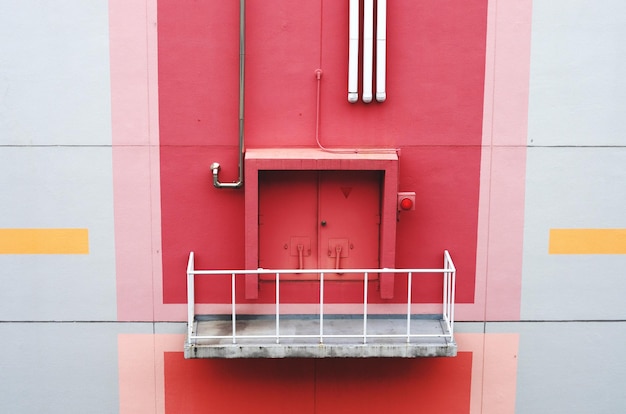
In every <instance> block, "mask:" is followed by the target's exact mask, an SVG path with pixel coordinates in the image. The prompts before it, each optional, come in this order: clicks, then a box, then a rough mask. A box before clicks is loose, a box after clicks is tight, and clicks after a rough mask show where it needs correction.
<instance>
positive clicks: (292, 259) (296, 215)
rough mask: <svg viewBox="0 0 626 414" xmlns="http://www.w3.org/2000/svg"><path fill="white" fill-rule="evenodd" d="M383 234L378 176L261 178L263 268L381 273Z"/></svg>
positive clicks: (276, 174) (263, 174) (266, 174)
mask: <svg viewBox="0 0 626 414" xmlns="http://www.w3.org/2000/svg"><path fill="white" fill-rule="evenodd" d="M379 228H380V172H378V171H260V172H259V267H262V268H265V269H316V268H323V269H342V268H343V269H346V268H378V266H379V259H378V257H379V256H378V254H379V252H378V246H379V243H378V242H379ZM285 277H287V278H294V279H301V280H303V279H311V278H317V277H316V276H307V275H304V274H294V275H285ZM328 277H329V278H333V279H350V278H351V276H350V275H341V272H340V271H339V272H336V273H335V272H333V273H332V274H331V273H329V274H328ZM357 278H359V279H361V278H362V276H357ZM270 279H272V280H273V277H271V278H270Z"/></svg>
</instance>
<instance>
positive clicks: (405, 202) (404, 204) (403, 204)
mask: <svg viewBox="0 0 626 414" xmlns="http://www.w3.org/2000/svg"><path fill="white" fill-rule="evenodd" d="M412 207H413V200H411V199H410V198H408V197H405V198H403V199H402V201H400V208H401V209H402V210H410V209H411V208H412Z"/></svg>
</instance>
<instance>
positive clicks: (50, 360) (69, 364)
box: [0, 323, 152, 414]
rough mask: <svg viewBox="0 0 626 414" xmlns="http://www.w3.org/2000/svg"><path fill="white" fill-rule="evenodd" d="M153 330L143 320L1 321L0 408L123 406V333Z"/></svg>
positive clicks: (59, 412) (55, 413)
mask: <svg viewBox="0 0 626 414" xmlns="http://www.w3.org/2000/svg"><path fill="white" fill-rule="evenodd" d="M151 332H152V324H139V323H133V324H128V323H2V324H0V338H2V341H0V367H1V370H2V375H0V388H1V389H2V391H1V392H0V394H1V395H2V397H1V398H0V412H3V413H47V414H67V413H116V412H118V411H119V392H118V390H119V383H118V357H117V350H118V345H117V344H118V341H117V336H118V334H121V333H151ZM146 351H147V352H152V350H146Z"/></svg>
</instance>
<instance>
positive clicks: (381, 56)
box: [376, 0, 387, 102]
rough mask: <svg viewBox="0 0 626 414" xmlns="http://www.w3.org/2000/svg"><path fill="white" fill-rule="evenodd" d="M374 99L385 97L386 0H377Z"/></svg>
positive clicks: (381, 100) (383, 98)
mask: <svg viewBox="0 0 626 414" xmlns="http://www.w3.org/2000/svg"><path fill="white" fill-rule="evenodd" d="M376 13H377V14H376V100H377V101H378V102H385V99H387V91H386V90H385V88H386V84H385V83H386V73H385V72H386V69H387V68H386V64H387V0H378V5H377V9H376Z"/></svg>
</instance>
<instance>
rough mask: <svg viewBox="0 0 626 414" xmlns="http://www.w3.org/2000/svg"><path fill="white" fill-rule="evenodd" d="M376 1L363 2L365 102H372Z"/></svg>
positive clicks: (367, 0)
mask: <svg viewBox="0 0 626 414" xmlns="http://www.w3.org/2000/svg"><path fill="white" fill-rule="evenodd" d="M373 55H374V0H365V1H364V2H363V102H365V103H369V102H372V69H373V67H372V66H373V62H372V61H373Z"/></svg>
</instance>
